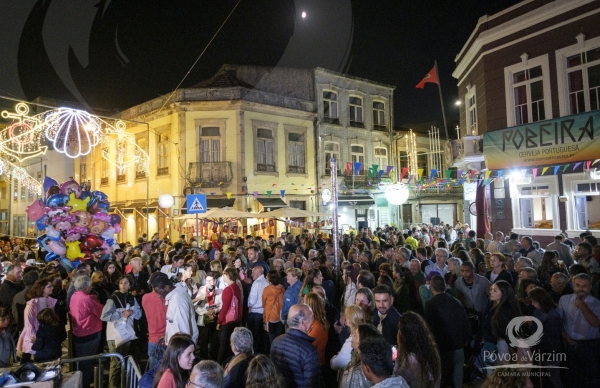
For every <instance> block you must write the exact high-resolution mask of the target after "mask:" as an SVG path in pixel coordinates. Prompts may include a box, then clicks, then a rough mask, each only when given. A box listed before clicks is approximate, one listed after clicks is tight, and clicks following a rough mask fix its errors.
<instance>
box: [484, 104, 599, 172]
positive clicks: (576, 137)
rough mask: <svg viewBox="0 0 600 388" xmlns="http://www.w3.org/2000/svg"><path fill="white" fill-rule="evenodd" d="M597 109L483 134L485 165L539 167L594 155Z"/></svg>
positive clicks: (596, 148)
mask: <svg viewBox="0 0 600 388" xmlns="http://www.w3.org/2000/svg"><path fill="white" fill-rule="evenodd" d="M599 148H600V112H598V111H594V112H587V113H582V114H578V115H572V116H565V117H560V118H558V119H554V120H546V121H540V122H537V123H530V124H526V125H521V126H518V127H512V128H507V129H503V130H500V131H491V132H486V133H485V134H484V135H483V155H484V157H485V164H486V167H487V168H488V169H490V170H500V169H505V168H511V167H516V168H518V167H527V166H543V165H552V164H558V163H560V164H565V163H573V162H583V161H586V160H594V159H597V158H598V154H599V153H598V149H599Z"/></svg>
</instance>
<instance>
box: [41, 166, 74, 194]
mask: <svg viewBox="0 0 600 388" xmlns="http://www.w3.org/2000/svg"><path fill="white" fill-rule="evenodd" d="M37 181H38V182H40V183H42V172H41V171H38V173H37ZM79 183H80V184H81V183H82V182H79ZM42 195H43V193H42V190H40V191H38V192H37V194H36V196H37V198H36V199H40V198H42Z"/></svg>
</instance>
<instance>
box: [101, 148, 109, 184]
mask: <svg viewBox="0 0 600 388" xmlns="http://www.w3.org/2000/svg"><path fill="white" fill-rule="evenodd" d="M107 154H108V148H104V149H103V150H102V153H101V155H107ZM100 168H101V174H102V175H101V176H100V184H101V185H107V184H108V160H106V159H105V158H102V159H101V161H100Z"/></svg>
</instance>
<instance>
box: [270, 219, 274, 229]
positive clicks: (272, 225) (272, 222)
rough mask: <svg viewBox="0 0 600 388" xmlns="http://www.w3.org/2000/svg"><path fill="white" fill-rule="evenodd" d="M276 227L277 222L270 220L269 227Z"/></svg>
mask: <svg viewBox="0 0 600 388" xmlns="http://www.w3.org/2000/svg"><path fill="white" fill-rule="evenodd" d="M274 226H275V221H273V220H272V219H271V220H269V227H271V228H272V227H274Z"/></svg>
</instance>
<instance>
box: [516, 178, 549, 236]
mask: <svg viewBox="0 0 600 388" xmlns="http://www.w3.org/2000/svg"><path fill="white" fill-rule="evenodd" d="M550 193H551V192H550V187H549V186H547V185H539V186H535V185H526V186H520V187H519V194H520V195H519V206H520V219H521V226H522V227H523V228H528V229H554V221H553V216H554V211H553V210H554V209H553V206H552V200H551V195H550Z"/></svg>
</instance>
